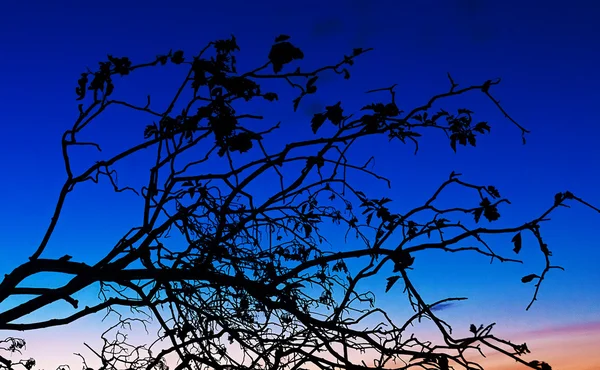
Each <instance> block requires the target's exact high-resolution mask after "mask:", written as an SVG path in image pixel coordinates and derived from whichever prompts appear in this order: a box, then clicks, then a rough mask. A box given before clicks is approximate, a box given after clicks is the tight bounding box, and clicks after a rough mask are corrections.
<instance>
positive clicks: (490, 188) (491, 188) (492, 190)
mask: <svg viewBox="0 0 600 370" xmlns="http://www.w3.org/2000/svg"><path fill="white" fill-rule="evenodd" d="M487 191H488V193H490V195H491V196H492V197H494V198H500V192H499V191H498V189H496V187H495V186H493V185H489V186H488V187H487Z"/></svg>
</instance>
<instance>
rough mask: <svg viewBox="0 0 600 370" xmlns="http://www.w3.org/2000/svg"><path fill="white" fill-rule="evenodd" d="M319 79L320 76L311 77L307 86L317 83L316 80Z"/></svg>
mask: <svg viewBox="0 0 600 370" xmlns="http://www.w3.org/2000/svg"><path fill="white" fill-rule="evenodd" d="M318 79H319V76H314V77H311V79H310V80H308V82H307V83H306V87H307V88H308V87H309V86H313V85H314V84H315V82H317V80H318Z"/></svg>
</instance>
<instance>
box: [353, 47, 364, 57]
mask: <svg viewBox="0 0 600 370" xmlns="http://www.w3.org/2000/svg"><path fill="white" fill-rule="evenodd" d="M362 53H363V48H354V49H352V55H354V56H357V55H360V54H362Z"/></svg>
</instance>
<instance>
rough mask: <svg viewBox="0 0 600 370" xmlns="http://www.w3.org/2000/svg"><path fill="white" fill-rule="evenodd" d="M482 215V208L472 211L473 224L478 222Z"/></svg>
mask: <svg viewBox="0 0 600 370" xmlns="http://www.w3.org/2000/svg"><path fill="white" fill-rule="evenodd" d="M482 213H483V208H477V209H475V210H473V216H474V217H475V223H478V222H479V219H480V218H481V214H482Z"/></svg>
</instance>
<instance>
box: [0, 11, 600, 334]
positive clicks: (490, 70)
mask: <svg viewBox="0 0 600 370" xmlns="http://www.w3.org/2000/svg"><path fill="white" fill-rule="evenodd" d="M523 3H524V2H519V1H512V0H511V1H502V2H491V1H476V0H456V1H454V0H453V1H441V0H440V1H418V2H417V1H399V0H398V1H384V0H371V1H367V0H352V1H327V2H323V1H321V2H317V1H303V2H301V3H300V2H274V1H262V2H261V1H254V2H249V1H231V2H227V3H226V2H222V3H221V2H216V1H215V2H208V1H206V2H200V1H171V2H169V5H168V6H167V5H165V2H162V1H154V0H152V1H143V2H135V1H128V2H123V1H121V2H116V1H104V2H102V3H94V2H83V1H82V2H79V1H71V2H68V1H53V2H45V1H37V0H36V1H23V2H11V3H10V4H9V3H6V4H3V5H2V6H1V9H0V45H2V52H1V54H2V56H3V57H2V58H0V70H2V71H4V73H3V77H2V83H1V84H0V102H1V104H2V107H3V108H4V109H3V114H2V118H1V120H2V123H1V124H0V125H1V126H0V127H2V134H3V135H2V137H3V138H4V140H3V143H2V145H1V146H0V158H2V160H1V161H0V170H1V171H2V179H3V180H4V181H1V182H0V194H2V198H3V199H2V202H3V206H2V210H3V212H2V215H0V221H1V222H0V233H1V234H2V235H3V240H2V242H0V250H1V251H3V252H4V251H8V250H10V256H9V257H8V258H7V257H5V258H3V259H2V261H0V271H7V269H9V268H10V267H11V266H14V265H15V264H17V263H20V262H22V261H24V260H25V258H26V257H27V256H28V255H30V254H31V253H32V251H33V250H34V248H35V246H36V245H37V244H38V243H39V241H40V240H41V237H42V235H43V232H44V231H45V228H46V227H47V224H48V222H49V220H50V217H51V212H52V210H53V207H54V205H55V200H56V196H57V194H58V192H59V189H60V187H61V185H62V182H63V181H64V178H65V175H64V170H63V166H62V160H61V156H60V135H61V134H62V132H63V131H64V130H65V129H67V128H68V127H69V125H71V124H72V122H73V120H74V119H75V118H76V115H77V102H76V101H75V97H76V96H75V93H74V88H75V86H76V81H77V78H78V77H79V74H80V73H81V72H83V71H84V70H85V68H86V67H90V68H92V69H93V68H95V67H96V66H97V62H98V61H101V60H104V59H105V58H106V54H113V55H115V56H129V57H130V58H131V59H132V60H133V62H134V63H136V62H137V61H145V60H150V59H152V58H154V56H156V55H158V54H162V53H166V52H168V50H169V49H173V50H176V49H183V50H185V51H186V52H187V53H189V54H193V53H195V52H196V51H197V50H199V49H200V48H201V47H203V46H204V45H205V43H206V42H208V41H211V40H214V39H216V38H226V37H228V36H229V35H230V34H232V33H233V34H235V36H236V38H237V39H238V43H239V45H240V47H241V49H242V50H241V52H240V54H239V60H240V63H241V65H242V66H256V65H258V64H259V63H262V62H264V60H265V59H266V55H267V53H268V50H269V48H270V46H271V43H272V41H273V39H274V37H275V36H277V35H279V34H288V35H290V36H292V41H293V42H294V43H295V44H296V45H297V46H299V47H300V48H302V49H303V50H304V52H305V55H306V58H305V61H304V62H303V65H307V66H317V65H322V64H330V63H333V62H336V61H337V60H338V59H339V58H340V57H341V56H342V55H343V54H344V53H349V52H350V50H352V48H354V47H372V48H374V49H375V50H374V51H373V52H371V53H369V54H367V55H364V57H361V58H360V59H359V60H358V61H357V63H356V65H355V66H354V67H353V68H352V70H351V72H352V78H351V80H349V81H343V80H341V79H336V78H331V79H327V80H326V81H324V83H323V91H322V92H323V94H321V95H320V96H319V97H318V98H317V99H314V101H312V102H307V104H305V106H302V107H301V108H300V109H299V113H298V114H296V115H292V114H290V110H289V106H288V107H285V108H274V109H273V110H272V111H270V112H269V114H270V115H272V116H273V117H277V116H278V115H279V116H280V117H283V118H281V119H282V120H285V122H286V124H287V125H288V126H287V128H286V130H291V131H286V132H296V130H300V131H302V130H304V131H305V132H308V131H309V120H310V117H311V115H310V114H311V113H312V112H314V110H313V109H314V107H316V106H319V105H321V106H322V105H329V104H332V103H335V102H337V101H338V100H342V101H343V102H347V105H348V108H347V109H350V110H352V107H354V110H358V109H359V108H360V107H361V106H362V105H364V104H366V103H370V102H371V101H372V100H373V99H375V97H373V96H367V95H364V94H363V92H364V91H366V90H370V89H374V88H380V87H385V86H390V85H392V84H394V83H397V84H398V87H397V91H398V99H399V100H398V101H399V105H400V108H405V109H406V108H412V107H414V106H416V105H420V104H422V103H423V102H424V101H425V100H426V99H428V98H429V97H430V96H432V95H433V94H436V93H440V92H444V91H445V90H447V88H448V80H447V78H446V73H447V72H450V73H451V74H452V76H453V78H454V79H455V81H456V82H458V83H459V84H461V85H465V86H466V85H469V84H479V83H481V82H483V81H485V80H487V79H491V78H496V77H501V78H502V84H501V85H500V86H498V87H495V88H494V90H493V92H494V94H495V96H496V97H497V98H498V99H500V100H501V103H502V104H503V106H504V107H505V108H506V109H507V110H508V111H509V113H510V114H511V115H512V116H513V117H514V118H515V119H516V120H517V121H518V122H519V123H521V124H522V125H523V126H525V127H526V128H527V129H530V130H531V134H529V135H528V137H527V140H528V141H527V145H525V146H523V145H521V138H520V132H519V130H518V129H517V128H516V127H514V126H513V125H511V124H510V122H508V121H507V120H505V119H503V117H502V115H501V114H500V113H499V112H498V111H497V110H496V109H495V108H494V107H493V106H492V104H490V102H489V101H488V100H486V99H484V98H482V97H481V96H478V95H477V94H472V95H468V96H464V97H463V98H460V99H454V100H451V101H448V105H446V107H450V108H451V109H452V108H455V107H459V106H465V107H468V108H470V109H472V110H474V111H475V113H476V115H477V116H476V118H478V119H481V120H487V121H488V122H489V123H490V125H491V126H492V132H491V134H490V135H487V136H486V137H482V138H481V139H479V141H478V146H477V148H462V147H461V148H459V151H458V153H457V154H454V153H453V152H452V150H451V149H450V147H449V145H448V144H447V141H446V140H444V138H443V137H435V134H434V135H431V136H429V135H427V137H425V138H424V140H423V141H422V142H421V144H420V151H419V153H418V155H417V156H413V155H412V148H408V147H398V145H394V146H386V145H383V146H378V147H377V148H372V147H369V148H368V147H365V150H367V149H369V150H373V151H374V153H375V154H376V155H377V153H379V155H382V154H385V153H389V151H391V150H394V151H395V152H394V153H395V154H393V155H392V156H390V159H389V160H384V159H382V160H379V162H377V166H378V167H377V168H378V169H381V170H383V171H384V172H386V171H387V172H386V173H388V174H389V175H390V177H391V178H392V181H393V190H392V192H391V193H390V195H391V197H393V198H394V199H396V201H395V202H394V204H398V205H399V206H408V205H410V204H412V203H411V202H414V203H415V204H414V205H417V203H418V202H419V200H425V199H426V197H427V195H428V194H429V193H430V192H431V191H432V190H433V189H434V188H435V187H436V186H437V185H438V184H439V183H441V182H442V181H444V180H445V179H446V178H447V176H448V174H449V173H450V171H452V170H454V171H456V172H460V173H463V174H464V176H465V179H466V180H470V181H473V182H481V183H486V184H488V183H489V184H494V185H495V186H496V187H497V188H498V189H500V191H501V193H502V194H503V195H505V196H507V197H508V198H509V199H510V200H511V201H512V202H513V205H512V206H510V207H504V208H502V209H501V210H500V211H501V213H502V215H503V218H504V219H506V220H507V221H513V220H514V221H515V222H518V221H525V219H527V218H529V217H534V216H537V215H538V214H540V213H541V212H542V211H543V210H544V209H545V208H546V207H547V206H548V205H549V204H550V203H551V202H552V199H553V195H554V194H555V193H556V192H558V191H564V190H570V191H572V192H573V193H575V194H576V195H579V196H581V197H582V198H584V199H587V200H589V201H590V202H592V203H594V204H596V205H598V204H599V203H600V197H599V196H598V193H597V189H598V188H599V186H600V172H599V171H598V169H597V168H598V166H597V162H598V159H600V146H599V145H598V144H597V142H598V139H599V138H600V128H599V122H598V118H597V117H598V115H597V112H596V109H597V108H596V107H597V105H598V103H597V102H598V101H599V100H600V89H598V88H597V86H596V84H597V83H598V82H600V72H599V69H598V68H597V66H598V65H600V47H599V46H598V42H597V40H598V37H599V36H600V26H598V24H597V19H598V16H600V7H598V6H597V5H594V4H593V2H591V1H570V2H568V3H565V2H558V1H544V2H542V1H528V2H526V4H525V5H523ZM151 75H152V74H151V73H150V74H148V76H151ZM177 76H179V75H177V74H176V71H175V70H171V69H165V70H164V71H161V72H160V73H158V74H157V79H156V80H153V79H143V78H137V79H136V78H135V77H132V78H131V79H128V80H123V81H120V82H119V85H118V86H117V88H119V87H120V86H122V88H121V91H125V92H126V94H128V96H131V99H134V100H135V99H137V101H143V100H144V99H145V96H146V94H147V93H149V92H152V94H153V99H155V101H157V102H158V101H160V99H161V96H162V97H164V98H166V97H168V96H169V88H168V87H169V86H171V85H169V81H171V83H172V79H173V78H177ZM283 89H285V87H283ZM140 99H141V100H140ZM382 99H383V97H382ZM163 101H164V100H163ZM286 104H287V102H285V101H281V102H280V103H279V105H281V106H285V105H286ZM136 119H137V117H135V116H133V115H127V114H126V113H123V114H121V113H120V112H115V113H114V114H112V115H107V118H106V119H105V120H103V121H101V122H102V126H98V129H96V130H94V131H93V133H94V134H95V135H97V136H96V137H98V138H100V139H101V140H103V141H104V142H105V145H106V147H105V151H106V152H107V153H108V152H110V151H111V150H116V149H117V148H118V147H119V145H121V144H125V141H124V139H118V138H115V137H113V136H111V134H110V130H111V129H116V130H119V132H121V133H122V135H123V137H124V138H126V139H128V138H134V139H136V138H140V137H141V130H143V127H144V124H145V123H144V122H135V120H136ZM89 158H92V157H89ZM135 161H138V159H134V161H133V162H131V163H130V164H129V165H128V167H125V168H123V170H122V181H128V180H130V181H135V179H136V176H137V175H139V172H136V166H137V164H136V163H138V164H139V163H141V162H135ZM139 161H142V159H139ZM127 171H130V172H129V173H130V174H131V175H129V177H128V176H127ZM143 176H145V174H144V175H143ZM456 196H459V195H458V194H457V195H456ZM70 197H71V198H70V200H69V201H68V202H67V205H66V208H65V212H64V215H63V217H64V218H63V219H62V221H61V223H60V225H59V227H58V228H57V230H56V238H55V239H53V240H52V242H51V244H50V247H51V248H50V250H49V251H48V256H56V257H58V256H61V255H63V254H64V253H66V252H68V253H69V254H72V255H74V256H75V257H76V258H78V259H81V260H90V261H93V260H94V257H97V256H99V255H101V254H102V252H103V250H105V249H103V248H107V247H108V246H110V245H112V243H114V242H115V241H116V240H117V239H118V237H119V236H120V235H121V234H122V233H123V231H126V230H127V229H128V227H129V226H131V224H130V223H129V222H128V221H129V220H131V219H132V217H138V216H137V215H138V214H137V213H136V212H135V210H136V208H135V207H136V206H139V200H138V199H136V198H135V197H131V196H127V195H121V194H119V195H114V194H113V193H112V192H111V191H110V189H109V188H108V187H107V186H103V185H99V186H91V185H86V186H82V188H81V189H80V190H78V191H77V192H75V193H73V194H72V195H71V196H70ZM83 214H85V215H86V216H85V218H82V216H81V215H83ZM599 222H600V217H599V215H597V214H594V213H593V212H592V211H590V210H587V209H584V208H583V207H581V206H574V207H573V209H571V210H560V212H557V213H556V214H555V216H553V221H552V223H550V224H548V226H546V227H544V228H543V231H544V232H545V233H546V238H547V241H548V244H549V246H550V248H551V249H552V251H553V253H554V259H555V261H556V262H558V263H559V264H561V265H562V266H564V267H565V268H566V271H565V272H554V273H553V274H551V276H550V277H549V278H548V280H547V281H546V284H545V286H543V288H542V292H541V294H540V297H539V301H538V302H537V304H536V305H535V306H534V307H533V309H532V310H531V312H527V313H526V312H525V311H524V308H525V306H526V305H527V303H528V299H529V297H530V294H531V293H532V286H529V285H523V284H521V283H520V281H519V279H520V277H521V276H523V275H525V274H528V273H531V272H537V271H538V269H540V268H541V265H540V264H539V263H538V262H539V261H541V260H540V259H539V258H540V257H541V256H539V255H536V254H535V251H531V253H530V252H529V251H527V250H524V252H523V257H524V258H525V259H526V260H527V261H529V262H530V264H527V265H526V266H516V265H515V266H510V265H496V264H494V265H492V266H489V265H488V264H487V261H486V260H485V259H482V258H478V257H476V256H470V255H469V256H467V255H463V256H462V257H460V258H457V257H452V258H451V259H448V258H449V257H448V256H444V255H442V256H437V255H432V256H431V260H430V261H431V262H430V263H422V264H418V265H417V266H416V268H417V269H418V270H417V271H415V272H414V274H415V277H416V279H417V282H418V283H419V284H420V285H421V286H422V288H423V290H424V291H425V292H426V294H430V296H431V298H432V299H434V298H442V297H443V296H445V295H453V294H456V295H467V296H469V297H470V298H471V300H470V301H468V302H467V303H461V304H460V305H457V306H455V307H451V308H449V309H448V310H446V311H445V313H444V314H447V315H448V317H451V318H452V319H453V320H456V321H459V322H461V321H465V322H466V321H469V320H472V321H475V322H478V321H480V322H486V321H490V320H497V321H498V322H499V327H500V328H505V330H506V331H507V332H509V331H510V332H512V331H513V330H512V329H513V328H514V327H515V326H522V325H526V326H527V327H528V328H531V329H532V330H533V329H534V328H538V329H540V328H541V329H543V328H545V327H552V326H557V325H565V324H580V323H586V322H598V321H600V310H598V305H599V304H600V289H598V287H597V283H598V281H600V272H599V271H600V270H598V269H597V261H598V260H599V259H600V250H599V248H598V243H597V236H596V235H595V230H597V226H598V225H599ZM495 247H496V248H497V250H498V251H510V249H511V248H512V246H511V244H510V237H508V238H505V239H498V240H497V244H495ZM536 263H537V264H536ZM532 270H533V271H532ZM440 282H444V284H440ZM381 285H382V289H381V291H383V285H384V282H383V280H382V283H381ZM399 294H400V293H399V292H396V296H394V295H392V294H388V295H382V296H381V298H379V299H380V301H381V302H382V303H383V304H384V305H388V307H392V308H393V307H395V306H396V305H397V303H396V302H397V300H398V299H400V298H398V296H397V295H399ZM48 314H50V315H51V314H52V313H48ZM500 330H502V329H500Z"/></svg>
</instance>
